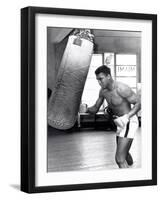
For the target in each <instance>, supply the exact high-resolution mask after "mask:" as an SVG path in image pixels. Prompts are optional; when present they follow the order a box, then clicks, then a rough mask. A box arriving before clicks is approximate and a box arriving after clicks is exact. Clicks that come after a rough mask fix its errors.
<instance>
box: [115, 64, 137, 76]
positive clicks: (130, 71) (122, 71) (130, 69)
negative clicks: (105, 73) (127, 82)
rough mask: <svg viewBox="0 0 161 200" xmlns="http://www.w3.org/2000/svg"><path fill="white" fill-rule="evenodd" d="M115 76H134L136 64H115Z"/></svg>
mask: <svg viewBox="0 0 161 200" xmlns="http://www.w3.org/2000/svg"><path fill="white" fill-rule="evenodd" d="M116 76H136V65H130V66H129V65H124V66H123V65H117V66H116Z"/></svg>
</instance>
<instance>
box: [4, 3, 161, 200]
mask: <svg viewBox="0 0 161 200" xmlns="http://www.w3.org/2000/svg"><path fill="white" fill-rule="evenodd" d="M159 2H160V1H159V0H153V1H152V0H150V1H146V0H142V1H140V0H134V1H129V0H122V1H119V0H118V1H116V0H112V1H107V0H102V1H101V0H99V1H93V0H88V1H87V0H81V1H77V0H68V1H65V0H64V1H62V0H54V1H50V0H44V1H43V0H37V1H36V0H14V1H13V0H5V1H1V8H0V23H1V26H0V28H1V29H0V55H1V59H0V62H1V65H0V69H1V73H0V76H1V77H0V81H1V84H0V92H1V98H0V106H1V107H0V113H1V115H0V125H1V126H0V134H1V139H0V163H1V164H0V191H1V192H0V198H1V199H17V200H19V199H21V200H22V199H24V200H25V199H43V200H44V199H48V200H50V199H55V200H57V199H59V200H62V199H65V200H68V199H70V200H72V199H74V200H75V199H78V200H79V199H92V200H95V199H101V200H102V199H113V200H116V199H120V198H121V199H125V200H126V199H129V198H130V200H134V199H143V198H144V199H147V200H149V199H156V200H157V199H160V198H159V196H160V195H161V185H160V184H161V183H160V180H161V175H160V171H159V172H158V179H159V180H158V183H159V185H158V186H155V187H154V186H153V187H152V186H149V187H137V188H134V187H133V188H122V189H106V190H91V191H75V192H73V191H72V192H60V193H46V194H31V195H28V194H25V193H22V192H20V191H19V190H18V188H19V179H20V176H19V171H20V128H19V127H20V56H19V55H20V8H21V7H25V6H28V5H32V6H46V7H47V6H51V7H64V8H65V7H66V8H77V9H79V8H82V9H97V10H110V11H125V12H144V13H157V14H158V21H160V19H161V6H160V5H159ZM158 24H159V23H158ZM159 35H161V28H160V27H158V36H159ZM158 44H161V41H160V38H158ZM158 52H159V53H160V52H161V49H160V46H158ZM159 60H160V58H158V61H159ZM158 71H159V75H161V70H160V69H159V62H158ZM159 75H158V85H160V84H161V79H160V80H159ZM158 91H159V90H158ZM160 101H161V96H160V93H159V94H158V102H160ZM160 108H161V107H160V105H159V106H158V117H159V118H158V122H159V121H160V120H161V115H160V113H159V112H161V109H160ZM158 124H159V123H158ZM160 130H161V125H158V141H159V142H158V154H159V155H160V152H161V147H160V146H161V145H160V144H159V143H160V138H161V137H160V135H159V134H160V133H159V132H160ZM160 168H161V160H160V158H159V156H158V169H160Z"/></svg>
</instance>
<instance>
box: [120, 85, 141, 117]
mask: <svg viewBox="0 0 161 200" xmlns="http://www.w3.org/2000/svg"><path fill="white" fill-rule="evenodd" d="M118 92H119V95H120V96H122V97H123V98H124V99H126V100H127V101H128V102H129V103H130V104H133V105H134V106H133V108H132V109H131V110H130V112H129V113H127V117H128V118H129V119H130V118H131V117H132V116H133V115H135V114H136V113H137V112H138V111H139V110H140V109H141V98H140V97H141V95H138V94H136V93H135V92H134V91H133V90H132V89H131V88H130V87H129V86H127V85H122V86H121V87H120V88H119V89H118Z"/></svg>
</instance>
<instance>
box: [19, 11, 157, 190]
mask: <svg viewBox="0 0 161 200" xmlns="http://www.w3.org/2000/svg"><path fill="white" fill-rule="evenodd" d="M21 30H22V33H21V34H22V39H21V54H22V55H21V57H22V63H21V70H22V71H21V76H22V79H21V80H22V89H21V91H22V94H21V101H22V110H21V113H22V129H21V136H22V137H21V158H22V159H21V190H22V191H25V192H29V193H32V192H48V191H50V192H52V191H54V192H55V191H69V190H85V189H101V188H115V187H131V186H143V185H144V186H145V185H156V184H157V134H156V132H157V131H156V127H157V124H156V122H157V107H156V91H157V87H156V83H157V82H156V78H157V74H156V51H157V47H156V38H157V37H156V15H152V14H143V13H141V14H137V13H123V12H103V11H102V12H99V11H90V10H74V9H57V8H43V7H27V8H24V9H22V22H21ZM25 113H27V115H26V114H25ZM26 172H27V173H26Z"/></svg>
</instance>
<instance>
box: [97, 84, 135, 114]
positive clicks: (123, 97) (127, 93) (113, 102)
mask: <svg viewBox="0 0 161 200" xmlns="http://www.w3.org/2000/svg"><path fill="white" fill-rule="evenodd" d="M121 92H122V94H121ZM129 97H132V98H131V100H132V102H133V103H134V102H135V99H136V96H135V93H133V91H132V90H131V89H130V88H129V87H128V86H126V85H125V84H123V83H119V82H114V87H113V89H112V90H108V89H101V90H100V98H103V99H105V100H106V101H107V103H108V106H109V108H111V110H112V111H113V114H114V115H117V116H122V115H124V114H127V113H129V111H130V110H131V103H132V102H129V100H128V98H129Z"/></svg>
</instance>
